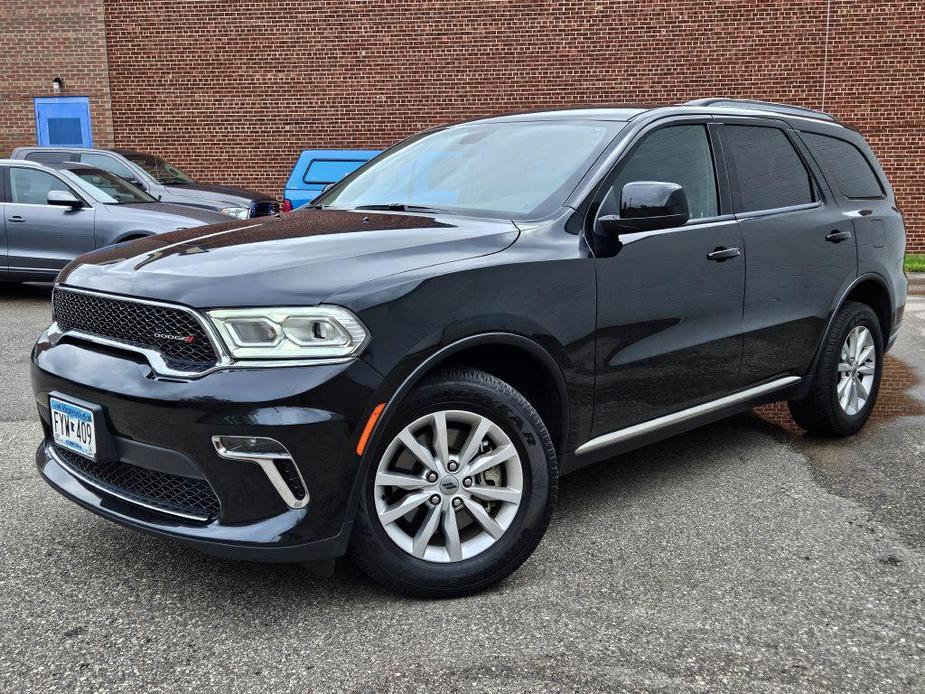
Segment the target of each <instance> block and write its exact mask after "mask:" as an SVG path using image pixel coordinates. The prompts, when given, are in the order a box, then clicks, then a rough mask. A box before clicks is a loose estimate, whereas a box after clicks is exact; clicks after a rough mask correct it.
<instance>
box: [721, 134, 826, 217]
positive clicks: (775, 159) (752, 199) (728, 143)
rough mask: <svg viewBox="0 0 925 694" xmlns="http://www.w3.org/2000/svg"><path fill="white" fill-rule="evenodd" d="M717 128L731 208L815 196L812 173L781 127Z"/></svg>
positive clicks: (741, 209)
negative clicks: (720, 140) (719, 135)
mask: <svg viewBox="0 0 925 694" xmlns="http://www.w3.org/2000/svg"><path fill="white" fill-rule="evenodd" d="M720 132H721V133H722V142H723V150H724V152H725V155H726V163H727V165H728V169H729V178H730V179H731V183H732V206H733V209H734V211H735V212H755V211H757V210H773V209H776V208H779V207H792V206H794V205H805V204H807V203H810V202H814V201H815V200H816V195H815V186H814V185H813V180H812V177H811V176H810V173H809V171H808V170H807V169H806V166H805V165H804V164H803V160H802V159H800V155H799V154H797V151H796V149H794V147H793V144H792V143H791V142H790V140H789V139H788V137H787V136H786V135H785V134H784V131H783V130H781V129H779V128H773V127H766V126H752V125H724V126H723V127H722V128H720Z"/></svg>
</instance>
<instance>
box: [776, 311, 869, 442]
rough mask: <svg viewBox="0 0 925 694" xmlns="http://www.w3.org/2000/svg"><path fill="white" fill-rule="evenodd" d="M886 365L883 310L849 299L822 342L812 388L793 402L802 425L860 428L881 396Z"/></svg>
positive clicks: (829, 431)
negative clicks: (881, 315) (882, 326)
mask: <svg viewBox="0 0 925 694" xmlns="http://www.w3.org/2000/svg"><path fill="white" fill-rule="evenodd" d="M882 370H883V333H882V330H881V328H880V321H879V320H878V318H877V314H875V313H874V312H873V310H872V309H871V308H870V307H869V306H867V305H866V304H861V303H858V302H855V301H849V302H847V303H846V304H845V305H844V306H842V308H841V309H839V311H838V313H837V314H836V315H835V319H834V320H833V321H832V327H831V329H830V330H829V334H828V335H827V336H826V339H825V343H824V344H823V346H822V353H821V354H820V358H819V362H818V364H817V366H816V372H815V374H814V378H813V384H812V389H811V390H810V392H809V393H808V394H807V396H806V397H805V398H803V399H802V400H792V401H790V403H789V405H790V414H791V415H793V419H794V420H795V421H796V423H797V424H799V425H800V426H801V427H803V428H804V429H806V430H807V431H809V432H812V433H815V434H820V435H823V436H850V435H851V434H854V433H855V432H857V431H858V430H859V429H860V428H861V427H863V426H864V423H865V422H866V421H867V418H868V417H869V416H870V412H871V410H872V409H873V407H874V404H875V403H876V401H877V393H878V392H879V389H880V376H881V372H882Z"/></svg>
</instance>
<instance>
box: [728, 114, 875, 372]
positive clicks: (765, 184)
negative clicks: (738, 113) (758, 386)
mask: <svg viewBox="0 0 925 694" xmlns="http://www.w3.org/2000/svg"><path fill="white" fill-rule="evenodd" d="M718 120H720V121H722V124H721V125H720V126H719V127H718V130H719V133H720V141H721V143H722V149H723V153H724V155H725V160H726V168H727V171H728V175H729V181H730V187H731V191H732V204H733V211H734V212H735V215H736V218H737V219H738V220H739V225H740V227H741V229H742V236H743V241H744V244H745V253H746V256H747V259H748V262H747V273H746V276H747V279H746V283H745V307H744V314H743V322H744V332H745V339H744V345H743V355H742V373H741V378H742V380H743V381H744V382H745V383H755V382H759V381H763V380H767V379H769V378H771V377H773V376H776V375H781V374H803V373H805V372H806V370H807V369H808V367H809V365H810V362H811V361H812V359H813V356H814V354H815V351H816V348H817V346H818V344H819V341H820V339H821V338H822V333H823V331H824V330H825V327H826V325H827V323H828V317H829V313H830V311H831V308H832V305H833V303H834V302H835V300H836V298H837V297H838V296H840V294H841V293H842V291H843V290H844V289H846V288H847V287H848V285H849V284H850V283H851V281H852V280H853V279H854V277H855V276H856V271H857V251H856V247H855V240H854V238H853V234H852V225H851V220H850V219H849V218H848V217H846V216H845V215H844V214H843V213H842V212H841V210H840V209H839V208H838V206H837V205H836V204H835V201H834V200H833V199H832V195H831V193H830V191H829V190H828V188H827V187H826V186H825V185H824V181H823V180H822V178H821V176H820V174H819V171H818V169H817V168H816V165H815V163H814V162H813V161H811V159H810V157H809V156H808V152H807V151H806V150H805V148H804V146H803V144H802V142H800V140H799V138H798V137H796V135H795V133H794V132H793V131H792V130H791V129H790V128H789V126H787V125H786V124H784V123H783V122H780V121H772V120H765V119H736V118H718Z"/></svg>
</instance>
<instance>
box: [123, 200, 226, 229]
mask: <svg viewBox="0 0 925 694" xmlns="http://www.w3.org/2000/svg"><path fill="white" fill-rule="evenodd" d="M105 209H106V211H107V212H108V213H109V214H110V215H112V216H113V217H116V218H118V219H122V220H125V221H131V222H133V223H137V224H138V225H139V226H138V228H139V229H140V230H145V231H174V230H175V229H181V228H186V227H199V226H202V225H203V224H221V223H225V222H227V221H228V216H227V215H223V214H221V213H219V212H213V211H211V210H204V209H200V208H195V207H188V206H186V205H172V204H170V203H166V202H145V203H129V204H124V205H106V206H105Z"/></svg>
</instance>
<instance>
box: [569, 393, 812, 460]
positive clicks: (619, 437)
mask: <svg viewBox="0 0 925 694" xmlns="http://www.w3.org/2000/svg"><path fill="white" fill-rule="evenodd" d="M802 380H803V379H802V378H800V377H799V376H785V377H784V378H778V379H776V380H774V381H771V382H769V383H762V384H761V385H760V386H754V387H753V388H748V389H747V390H743V391H739V392H738V393H733V394H732V395H726V396H725V397H722V398H719V399H718V400H711V401H710V402H705V403H703V404H702V405H696V406H695V407H689V408H688V409H686V410H681V411H680V412H672V413H671V414H666V415H664V416H662V417H658V418H656V419H650V420H649V421H648V422H641V423H639V424H634V425H633V426H631V427H626V428H625V429H618V430H617V431H612V432H610V433H609V434H603V435H602V436H598V437H596V438H593V439H591V440H590V441H587V442H585V443H583V444H581V445H580V446H579V447H578V449H577V450H576V451H575V454H576V455H584V454H586V453H591V452H592V451H596V450H598V449H600V448H605V447H607V446H612V445H613V444H616V443H620V442H621V441H628V440H629V439H633V438H636V437H637V436H642V435H643V434H649V433H651V432H653V431H658V430H659V429H664V428H666V427H669V426H673V425H675V424H680V423H682V422H686V421H688V420H690V419H695V418H696V417H700V416H702V415H706V414H710V413H712V412H717V411H719V410H722V409H724V408H726V407H731V406H732V405H737V404H738V403H741V402H745V401H747V400H751V399H752V398H756V397H758V396H760V395H764V394H766V393H771V392H773V391H775V390H780V389H782V388H786V387H787V386H790V385H793V384H794V383H798V382H799V381H802Z"/></svg>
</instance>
